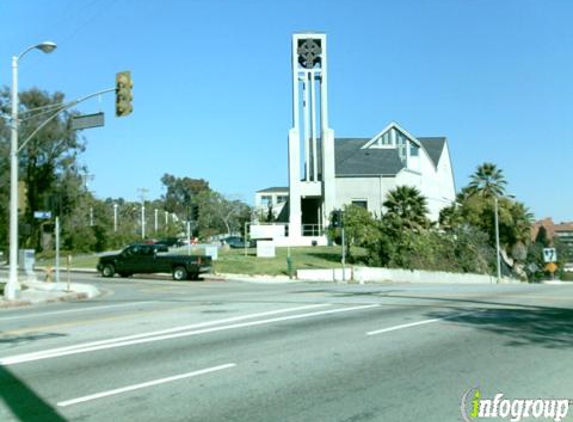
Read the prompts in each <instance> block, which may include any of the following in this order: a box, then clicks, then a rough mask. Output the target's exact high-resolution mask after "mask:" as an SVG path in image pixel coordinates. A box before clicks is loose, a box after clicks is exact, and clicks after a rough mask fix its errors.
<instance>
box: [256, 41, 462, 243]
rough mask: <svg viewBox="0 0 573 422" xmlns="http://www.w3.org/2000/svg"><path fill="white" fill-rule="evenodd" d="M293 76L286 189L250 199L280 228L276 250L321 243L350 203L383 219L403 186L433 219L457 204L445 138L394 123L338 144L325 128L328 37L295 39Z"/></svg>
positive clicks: (327, 124) (267, 190)
mask: <svg viewBox="0 0 573 422" xmlns="http://www.w3.org/2000/svg"><path fill="white" fill-rule="evenodd" d="M292 74H293V98H292V103H293V128H292V129H291V130H290V131H289V137H288V159H289V186H288V187H280V188H279V187H273V188H267V189H262V190H260V191H258V192H256V195H255V206H256V207H257V209H258V211H259V212H258V214H259V215H264V213H265V212H268V211H269V210H271V211H272V213H273V217H274V219H276V221H278V222H283V223H285V239H281V240H280V241H279V242H278V243H279V244H280V243H281V242H282V243H283V244H289V245H310V244H312V243H316V244H325V243H326V237H325V236H324V229H325V228H326V227H328V224H329V218H330V214H331V212H332V211H333V210H335V209H340V208H342V207H343V206H344V205H346V204H355V205H359V206H362V207H364V208H366V209H368V210H369V211H371V212H372V213H373V214H375V215H377V216H381V215H382V214H383V212H384V210H383V206H382V203H383V202H384V201H385V199H386V195H387V193H388V192H389V191H390V190H393V189H394V188H396V187H397V186H400V185H408V186H414V187H416V188H418V190H419V191H420V192H421V194H422V195H424V196H425V197H426V198H427V201H428V208H429V212H430V215H429V217H430V218H431V219H433V220H437V219H438V216H439V213H440V210H441V209H442V208H444V207H446V206H448V205H450V204H451V203H452V202H454V201H455V183H454V175H453V171H452V163H451V159H450V152H449V146H448V142H447V139H446V138H445V137H416V136H414V135H412V134H410V133H409V132H408V131H406V130H405V129H404V128H403V127H401V126H399V125H398V124H397V123H394V122H392V123H390V124H388V125H387V126H386V127H385V128H384V129H382V130H381V131H380V132H379V133H377V134H376V135H374V136H373V137H372V138H336V139H335V137H334V131H333V130H332V129H331V128H330V126H329V123H328V100H327V98H328V96H327V81H328V78H327V76H328V74H327V55H326V35H325V34H318V33H302V34H294V35H293V39H292ZM267 215H268V214H267Z"/></svg>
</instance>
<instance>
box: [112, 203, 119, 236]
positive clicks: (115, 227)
mask: <svg viewBox="0 0 573 422" xmlns="http://www.w3.org/2000/svg"><path fill="white" fill-rule="evenodd" d="M117 207H118V205H117V204H113V231H114V232H115V233H117Z"/></svg>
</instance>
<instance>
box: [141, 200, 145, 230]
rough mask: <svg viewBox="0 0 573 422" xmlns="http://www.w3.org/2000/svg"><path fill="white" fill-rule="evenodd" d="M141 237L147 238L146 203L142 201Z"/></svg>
mask: <svg viewBox="0 0 573 422" xmlns="http://www.w3.org/2000/svg"><path fill="white" fill-rule="evenodd" d="M141 238H142V239H145V203H144V202H142V203H141Z"/></svg>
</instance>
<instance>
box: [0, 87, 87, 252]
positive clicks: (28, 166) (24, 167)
mask: <svg viewBox="0 0 573 422" xmlns="http://www.w3.org/2000/svg"><path fill="white" fill-rule="evenodd" d="M19 96H20V102H19V104H20V107H21V110H20V116H21V120H20V125H19V138H20V146H22V145H23V142H24V141H25V140H26V139H27V138H28V137H29V135H31V134H32V132H34V131H35V130H36V129H37V128H38V127H39V126H40V125H41V124H42V123H43V122H44V121H45V120H46V119H47V118H48V117H49V116H50V115H51V113H46V112H45V110H38V108H40V107H46V106H53V105H57V104H63V103H64V94H62V93H60V92H56V93H53V94H50V93H48V92H46V91H41V90H39V89H37V88H33V89H30V90H28V91H22V92H20V94H19ZM9 98H10V91H9V90H8V89H7V88H4V89H3V90H2V91H1V92H0V111H1V112H6V110H5V109H6V104H7V103H8V101H9ZM73 114H74V112H68V111H66V112H62V113H60V114H59V115H58V117H56V118H55V119H54V120H52V121H51V122H50V123H48V124H47V125H46V126H45V127H43V128H42V129H41V130H40V131H39V132H38V133H37V134H36V135H35V136H34V137H33V138H31V139H30V141H29V142H28V143H27V144H26V145H24V146H23V148H22V150H21V151H20V153H19V163H20V169H19V174H20V177H21V179H22V180H24V181H25V182H26V186H27V202H28V208H27V210H26V211H25V212H24V214H23V216H22V218H21V222H22V224H23V225H24V226H27V227H30V230H22V231H21V232H20V242H21V244H22V246H24V247H26V246H27V247H35V248H37V249H41V236H40V227H41V226H40V224H41V222H40V221H38V220H36V219H34V217H33V213H34V211H38V210H45V209H46V207H48V206H49V205H50V201H53V193H54V188H55V186H56V185H57V184H58V182H59V179H60V178H61V177H62V175H63V174H65V173H66V172H69V169H70V168H74V165H75V163H76V159H77V156H78V154H80V153H81V152H83V151H84V149H85V141H84V140H83V139H81V138H80V137H79V136H78V135H77V134H76V132H75V131H73V130H71V129H70V127H69V120H70V118H71V116H72V115H73ZM0 134H1V137H0V141H1V143H2V144H3V146H2V149H3V150H4V149H6V148H7V143H8V137H7V135H6V130H5V128H4V130H1V131H0ZM5 166H7V162H5V164H4V163H2V164H0V171H3V170H4V169H5ZM0 189H1V188H0ZM0 195H2V193H0ZM27 232H29V233H27Z"/></svg>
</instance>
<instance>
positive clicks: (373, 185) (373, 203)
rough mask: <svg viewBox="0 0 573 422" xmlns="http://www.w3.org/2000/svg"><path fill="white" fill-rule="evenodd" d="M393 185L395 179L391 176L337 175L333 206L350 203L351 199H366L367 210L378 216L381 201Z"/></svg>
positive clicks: (380, 210)
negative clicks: (334, 203)
mask: <svg viewBox="0 0 573 422" xmlns="http://www.w3.org/2000/svg"><path fill="white" fill-rule="evenodd" d="M395 187H396V180H395V179H394V178H393V177H379V176H372V177H337V178H336V205H335V208H342V207H343V206H344V205H350V204H351V203H352V201H360V200H367V201H368V211H370V212H372V213H374V214H375V215H376V216H378V217H380V216H381V215H382V202H384V200H385V198H386V194H387V193H388V192H389V191H390V190H392V189H394V188H395Z"/></svg>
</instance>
